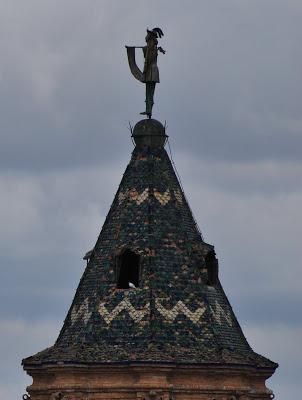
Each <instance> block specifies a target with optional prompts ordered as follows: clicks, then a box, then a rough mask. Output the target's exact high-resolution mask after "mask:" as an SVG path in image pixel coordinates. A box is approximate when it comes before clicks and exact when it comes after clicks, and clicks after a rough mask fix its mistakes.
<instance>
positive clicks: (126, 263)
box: [117, 249, 140, 289]
mask: <svg viewBox="0 0 302 400" xmlns="http://www.w3.org/2000/svg"><path fill="white" fill-rule="evenodd" d="M139 261H140V257H139V255H138V254H135V253H134V252H133V251H131V250H129V249H126V250H125V251H124V252H123V253H122V254H121V255H120V256H119V257H118V259H117V288H118V289H129V288H131V287H133V286H134V287H138V286H139Z"/></svg>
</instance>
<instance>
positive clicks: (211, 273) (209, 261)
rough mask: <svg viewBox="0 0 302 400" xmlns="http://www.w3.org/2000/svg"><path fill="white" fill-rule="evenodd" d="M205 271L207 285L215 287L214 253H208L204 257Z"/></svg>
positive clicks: (216, 278)
mask: <svg viewBox="0 0 302 400" xmlns="http://www.w3.org/2000/svg"><path fill="white" fill-rule="evenodd" d="M205 263H206V269H207V273H208V284H209V285H216V284H217V282H218V260H217V258H216V257H215V252H214V251H210V252H209V253H208V254H207V255H206V257H205Z"/></svg>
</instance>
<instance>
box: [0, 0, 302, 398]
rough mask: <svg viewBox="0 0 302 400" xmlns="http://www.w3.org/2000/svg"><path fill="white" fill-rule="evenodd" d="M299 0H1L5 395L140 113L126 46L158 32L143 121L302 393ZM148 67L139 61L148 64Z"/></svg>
mask: <svg viewBox="0 0 302 400" xmlns="http://www.w3.org/2000/svg"><path fill="white" fill-rule="evenodd" d="M301 21H302V2H301V0H296V1H295V0H283V1H281V0H220V1H219V0H202V1H198V0H194V1H193V0H186V1H178V0H173V2H172V1H170V2H168V1H163V0H162V1H157V0H153V1H150V0H149V1H145V0H127V1H122V0H120V1H112V0H110V1H109V0H108V1H104V0H36V1H34V0H26V1H21V0H20V1H18V0H0V54H1V62H0V132H1V146H0V170H1V174H0V193H1V197H0V257H1V279H0V287H1V302H0V332H1V341H0V354H1V360H0V363H1V366H0V398H1V399H2V398H3V399H6V400H15V399H20V398H21V395H22V394H23V393H25V388H26V386H27V385H28V384H30V382H31V380H30V379H29V378H28V377H27V376H26V374H25V373H24V372H23V371H22V368H21V366H20V362H21V359H22V358H24V357H26V356H29V355H32V354H33V353H35V352H37V351H39V350H42V349H43V348H45V347H46V346H49V345H52V344H53V343H54V341H55V339H56V337H57V335H58V332H59V329H60V328H61V326H62V323H63V320H64V318H65V315H66V313H67V310H68V308H69V306H70V304H71V301H72V298H73V295H74V292H75V289H76V287H77V285H78V282H79V280H80V277H81V275H82V273H83V270H84V266H85V263H84V262H83V260H82V257H83V255H84V254H85V252H86V251H87V250H89V249H90V248H91V247H93V245H94V243H95V241H96V238H97V236H98V233H99V231H100V229H101V226H102V224H103V221H104V219H105V216H106V213H107V211H108V209H109V207H110V204H111V202H112V200H113V197H114V194H115V191H116V189H117V186H118V184H119V181H120V179H121V177H122V174H123V172H124V169H125V167H126V165H127V162H128V160H129V158H130V153H131V151H132V149H133V146H132V143H131V139H130V132H129V130H128V123H129V121H130V122H131V123H132V125H134V124H135V123H136V122H137V121H138V120H139V119H140V116H139V112H140V111H143V109H144V86H143V85H142V84H141V83H139V82H138V81H135V80H134V78H133V77H132V75H131V74H130V71H129V68H128V65H127V59H126V52H125V48H124V46H125V44H128V45H143V44H144V37H145V29H146V28H147V27H149V28H153V27H155V26H160V27H161V28H162V29H163V31H164V33H165V36H164V38H163V39H162V40H161V46H162V47H163V48H164V49H166V50H167V53H166V55H161V54H160V55H159V68H160V76H161V83H160V84H159V85H157V87H156V93H155V105H154V117H155V118H157V119H159V120H160V121H162V122H163V123H164V122H165V121H167V125H168V131H167V133H168V135H169V137H170V144H171V148H172V152H173V159H174V161H175V163H176V166H177V169H178V172H179V174H180V176H181V180H182V183H183V186H184V189H185V192H186V195H187V197H188V199H189V201H190V205H191V207H192V209H193V211H194V214H195V217H196V219H197V221H198V223H199V226H200V229H201V230H202V232H203V235H204V238H205V240H206V241H207V242H209V243H212V244H214V245H215V248H216V252H217V255H218V257H219V262H220V277H221V281H222V284H223V286H224V288H225V290H226V292H227V294H228V297H229V300H230V302H231V304H232V306H233V308H234V311H235V313H236V315H237V317H238V320H239V322H240V324H241V326H242V327H243V330H244V333H245V335H246V336H247V338H248V341H249V343H250V344H251V345H252V347H253V348H254V350H255V351H257V352H259V353H261V354H263V355H266V356H268V357H269V358H271V359H272V360H273V361H276V362H278V363H280V367H279V369H278V370H277V372H276V374H275V375H274V377H273V378H272V379H270V380H269V381H268V386H269V387H271V388H272V389H273V390H274V392H275V394H276V398H277V399H278V400H288V399H291V398H292V399H293V398H296V399H298V398H299V395H300V392H301V359H302V346H301V339H302V317H301V307H302V294H301V287H302V271H301V262H302V246H301V237H302V224H301V222H302V221H301V204H302V154H301V153H302V112H301V111H302V110H301V108H302V83H301V82H302V80H301V70H302V55H301V40H302V24H301ZM142 61H143V60H142V57H141V58H138V63H142Z"/></svg>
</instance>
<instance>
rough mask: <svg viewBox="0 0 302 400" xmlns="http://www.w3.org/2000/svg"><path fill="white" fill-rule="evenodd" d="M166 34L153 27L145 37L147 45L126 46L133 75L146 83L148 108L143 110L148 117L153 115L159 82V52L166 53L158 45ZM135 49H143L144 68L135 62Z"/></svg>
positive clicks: (143, 113)
mask: <svg viewBox="0 0 302 400" xmlns="http://www.w3.org/2000/svg"><path fill="white" fill-rule="evenodd" d="M162 36H164V34H163V31H162V30H161V29H160V28H153V29H152V31H149V29H147V36H146V38H145V40H146V43H147V45H146V46H126V49H127V55H128V62H129V67H130V70H131V72H132V75H133V76H134V77H135V78H136V79H137V80H139V81H140V82H143V83H145V84H146V101H145V103H146V109H145V111H143V112H141V114H142V115H147V116H148V118H151V116H152V108H153V104H154V91H155V85H156V84H157V83H159V71H158V66H157V56H158V52H161V53H163V54H165V53H166V52H165V50H164V49H163V48H162V47H157V45H158V40H157V39H158V38H161V37H162ZM135 49H143V53H144V58H145V63H144V69H143V71H141V70H140V69H139V67H138V66H137V65H136V62H135Z"/></svg>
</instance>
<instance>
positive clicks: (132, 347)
mask: <svg viewBox="0 0 302 400" xmlns="http://www.w3.org/2000/svg"><path fill="white" fill-rule="evenodd" d="M133 137H134V140H135V142H136V147H135V149H134V151H133V154H132V158H131V161H130V163H129V165H128V167H127V168H126V171H125V173H124V176H123V178H122V181H121V183H120V186H119V188H118V191H117V193H116V196H115V198H114V201H113V203H112V206H111V208H110V210H109V213H108V215H107V218H106V220H105V223H104V226H103V228H102V230H101V233H100V236H99V238H98V240H97V242H96V245H95V247H94V249H93V251H92V253H90V254H89V255H88V256H87V258H89V261H88V265H87V268H86V270H85V272H84V274H83V276H82V279H81V281H80V284H79V287H78V289H77V291H76V294H75V297H74V300H73V302H72V305H71V308H70V310H69V312H68V315H67V317H66V319H65V322H64V326H63V328H62V330H61V333H60V335H59V337H58V339H57V341H56V343H55V345H54V346H53V347H50V348H48V349H46V350H44V351H42V352H40V353H38V354H36V355H35V356H32V357H29V358H27V359H25V360H24V361H23V363H24V367H25V369H26V368H29V367H32V366H34V365H41V364H52V363H64V364H65V363H67V364H68V363H72V364H75V363H76V364H102V363H125V362H152V363H158V362H160V363H184V364H190V365H192V364H207V365H210V364H215V365H221V364H222V365H225V364H228V365H230V364H232V365H234V364H235V365H240V366H244V365H246V366H252V367H256V368H264V369H266V370H268V371H270V370H271V371H272V372H273V370H274V369H275V368H276V366H277V365H276V364H275V363H273V362H271V361H269V360H268V359H266V358H264V357H262V356H260V355H258V354H256V353H254V352H253V350H252V349H251V347H250V346H249V345H248V343H247V341H246V339H245V337H244V335H243V333H242V331H241V329H240V326H239V324H238V322H237V320H236V317H235V315H234V313H233V311H232V308H231V306H230V304H229V302H228V300H227V298H226V296H225V293H224V291H223V289H222V286H221V284H220V282H219V279H218V262H217V259H216V257H215V252H214V248H213V246H211V245H209V244H207V243H205V242H204V241H203V239H202V237H201V234H200V232H199V230H198V227H197V225H196V223H195V220H194V218H193V216H192V213H191V210H190V208H189V205H188V203H187V201H186V198H185V196H184V193H183V191H182V188H181V186H180V183H179V181H178V179H177V176H176V174H175V172H174V169H173V167H172V164H171V161H170V159H169V157H168V155H167V153H166V151H165V149H164V144H165V141H166V135H165V129H164V127H163V126H162V124H161V123H159V122H158V121H156V120H153V119H150V120H143V121H140V122H139V123H138V124H137V125H136V126H135V128H134V131H133ZM129 282H131V283H133V286H136V288H131V287H130V288H129ZM130 286H131V285H130Z"/></svg>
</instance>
